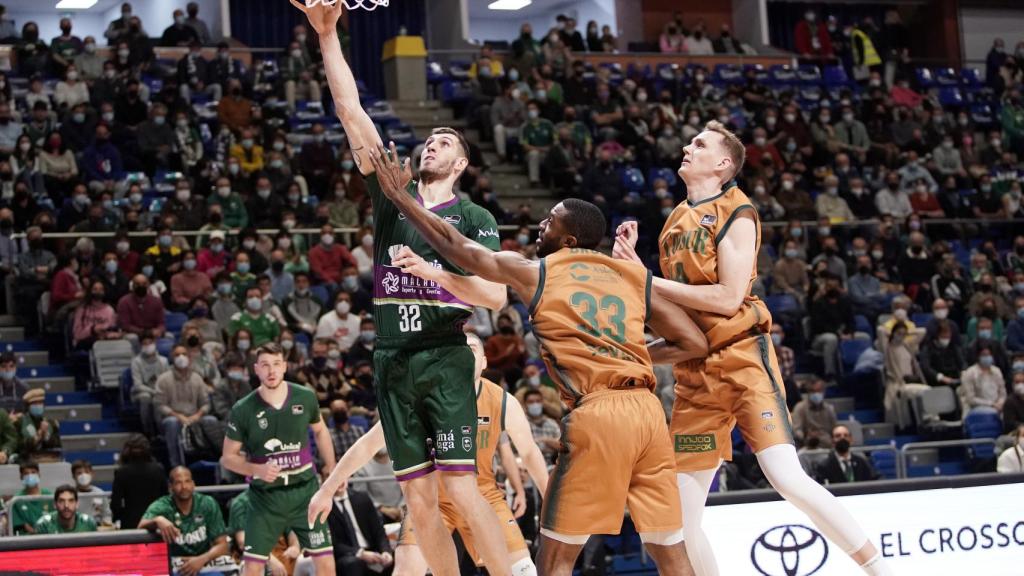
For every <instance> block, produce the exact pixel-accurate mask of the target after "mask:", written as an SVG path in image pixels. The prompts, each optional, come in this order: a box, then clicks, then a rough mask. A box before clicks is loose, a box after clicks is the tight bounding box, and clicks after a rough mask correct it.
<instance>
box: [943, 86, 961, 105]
mask: <svg viewBox="0 0 1024 576" xmlns="http://www.w3.org/2000/svg"><path fill="white" fill-rule="evenodd" d="M939 103H940V104H942V105H943V106H946V107H956V106H963V105H964V95H963V94H961V93H960V89H959V88H954V87H950V86H946V87H943V88H939Z"/></svg>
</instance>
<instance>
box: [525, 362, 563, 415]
mask: <svg viewBox="0 0 1024 576" xmlns="http://www.w3.org/2000/svg"><path fill="white" fill-rule="evenodd" d="M534 390H535V391H537V392H539V393H540V395H541V398H542V400H543V404H544V414H545V415H546V416H547V417H549V418H553V419H554V420H561V419H562V413H563V410H562V399H561V397H559V395H558V391H556V390H555V388H554V387H553V386H548V385H545V384H544V383H543V381H542V379H541V371H540V367H538V366H537V365H536V364H533V363H531V364H527V365H526V368H524V369H523V377H522V378H520V379H519V381H518V382H516V386H515V397H516V400H518V401H519V403H520V404H522V405H524V406H525V405H526V395H527V393H529V392H530V391H534Z"/></svg>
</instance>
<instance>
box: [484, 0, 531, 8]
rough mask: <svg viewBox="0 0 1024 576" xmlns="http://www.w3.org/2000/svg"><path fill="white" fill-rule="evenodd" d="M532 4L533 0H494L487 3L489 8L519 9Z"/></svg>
mask: <svg viewBox="0 0 1024 576" xmlns="http://www.w3.org/2000/svg"><path fill="white" fill-rule="evenodd" d="M530 4H533V0H495V1H494V2H491V3H490V4H488V5H487V8H489V9H491V10H519V9H520V8H526V7H527V6H529V5H530Z"/></svg>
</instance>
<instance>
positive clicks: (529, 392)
mask: <svg viewBox="0 0 1024 576" xmlns="http://www.w3.org/2000/svg"><path fill="white" fill-rule="evenodd" d="M533 396H537V397H538V398H540V399H541V401H543V400H544V395H543V394H541V393H540V390H534V389H532V388H531V389H530V390H527V391H526V394H523V404H526V401H527V400H529V399H530V398H531V397H533Z"/></svg>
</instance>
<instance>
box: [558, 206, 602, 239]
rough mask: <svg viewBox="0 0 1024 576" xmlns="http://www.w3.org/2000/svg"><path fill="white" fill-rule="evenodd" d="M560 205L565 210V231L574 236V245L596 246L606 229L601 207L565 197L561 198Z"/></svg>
mask: <svg viewBox="0 0 1024 576" xmlns="http://www.w3.org/2000/svg"><path fill="white" fill-rule="evenodd" d="M562 205H563V206H565V211H566V217H565V227H566V231H567V232H568V233H569V234H572V235H573V236H575V237H576V245H577V246H579V247H580V248H588V249H594V248H597V247H598V246H599V245H600V244H601V240H603V239H604V233H605V230H607V229H608V223H607V221H606V220H605V219H604V214H603V213H601V209H600V208H598V207H597V206H595V205H593V204H591V203H590V202H587V201H586V200H580V199H579V198H566V199H565V200H562Z"/></svg>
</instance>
